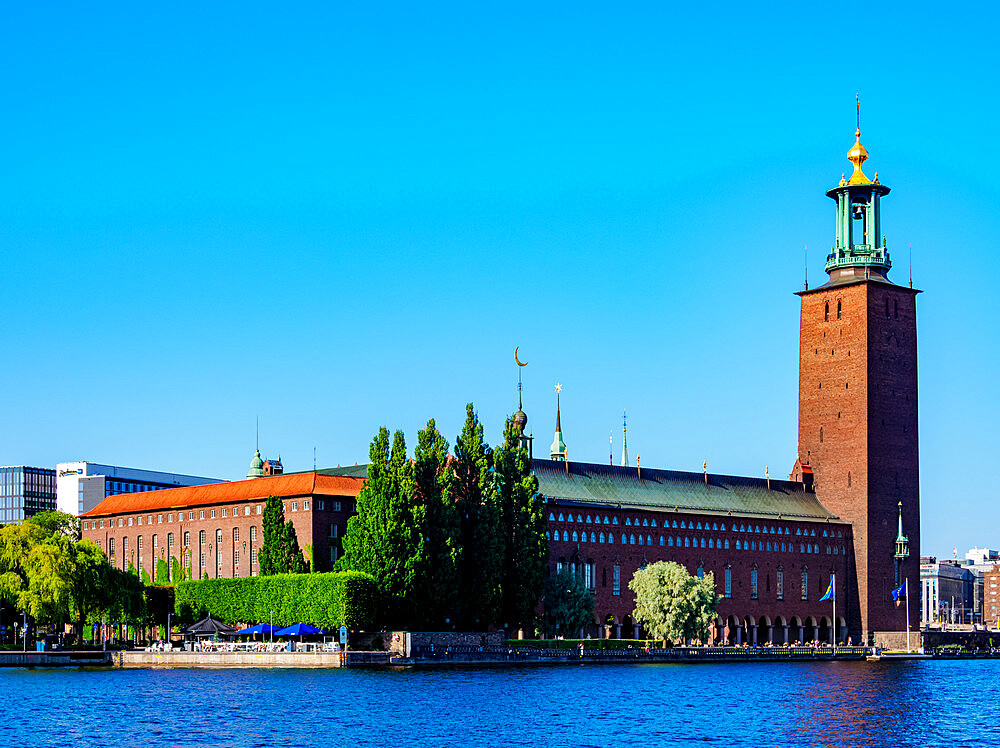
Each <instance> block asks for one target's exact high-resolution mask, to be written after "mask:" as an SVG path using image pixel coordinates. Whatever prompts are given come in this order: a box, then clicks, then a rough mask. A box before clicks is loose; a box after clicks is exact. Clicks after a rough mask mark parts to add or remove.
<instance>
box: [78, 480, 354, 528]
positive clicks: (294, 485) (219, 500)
mask: <svg viewBox="0 0 1000 748" xmlns="http://www.w3.org/2000/svg"><path fill="white" fill-rule="evenodd" d="M362 483H364V479H363V478H350V477H346V476H342V475H322V474H318V473H289V474H288V475H274V476H270V477H267V478H252V479H250V480H237V481H232V482H229V483H209V484H207V485H204V486H182V487H180V488H165V489H163V490H160V491H144V492H142V493H123V494H118V495H117V496H109V497H107V498H106V499H105V500H104V501H102V502H101V503H100V504H98V505H97V506H96V507H94V508H93V509H91V510H90V511H89V512H85V513H84V514H82V515H80V516H81V517H96V516H104V515H108V514H127V513H130V512H148V511H159V510H161V509H177V508H180V507H188V506H200V505H207V504H227V503H232V502H239V501H261V500H263V499H266V498H267V497H268V496H272V495H273V496H281V497H290V496H357V495H358V493H360V491H361V484H362Z"/></svg>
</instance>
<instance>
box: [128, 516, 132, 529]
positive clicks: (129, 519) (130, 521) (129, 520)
mask: <svg viewBox="0 0 1000 748" xmlns="http://www.w3.org/2000/svg"><path fill="white" fill-rule="evenodd" d="M128 526H129V527H131V526H132V518H131V517H129V518H128Z"/></svg>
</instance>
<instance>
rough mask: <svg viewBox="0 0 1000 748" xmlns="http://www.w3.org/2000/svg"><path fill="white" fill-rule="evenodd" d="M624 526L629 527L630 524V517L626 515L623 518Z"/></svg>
mask: <svg viewBox="0 0 1000 748" xmlns="http://www.w3.org/2000/svg"><path fill="white" fill-rule="evenodd" d="M625 526H626V527H631V526H632V518H631V517H626V518H625Z"/></svg>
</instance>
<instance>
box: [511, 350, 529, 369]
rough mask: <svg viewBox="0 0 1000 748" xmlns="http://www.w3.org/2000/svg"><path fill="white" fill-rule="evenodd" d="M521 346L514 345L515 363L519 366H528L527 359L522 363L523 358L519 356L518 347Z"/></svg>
mask: <svg viewBox="0 0 1000 748" xmlns="http://www.w3.org/2000/svg"><path fill="white" fill-rule="evenodd" d="M520 347H521V346H519V345H517V346H514V363H516V364H517V365H518V366H527V365H528V362H527V361H525V362H524V363H521V360H520V359H519V358H518V357H517V349H518V348H520Z"/></svg>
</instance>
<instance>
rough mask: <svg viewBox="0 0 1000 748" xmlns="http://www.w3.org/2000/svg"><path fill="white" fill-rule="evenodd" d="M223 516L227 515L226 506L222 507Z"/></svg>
mask: <svg viewBox="0 0 1000 748" xmlns="http://www.w3.org/2000/svg"><path fill="white" fill-rule="evenodd" d="M222 516H223V517H225V516H226V507H222Z"/></svg>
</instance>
